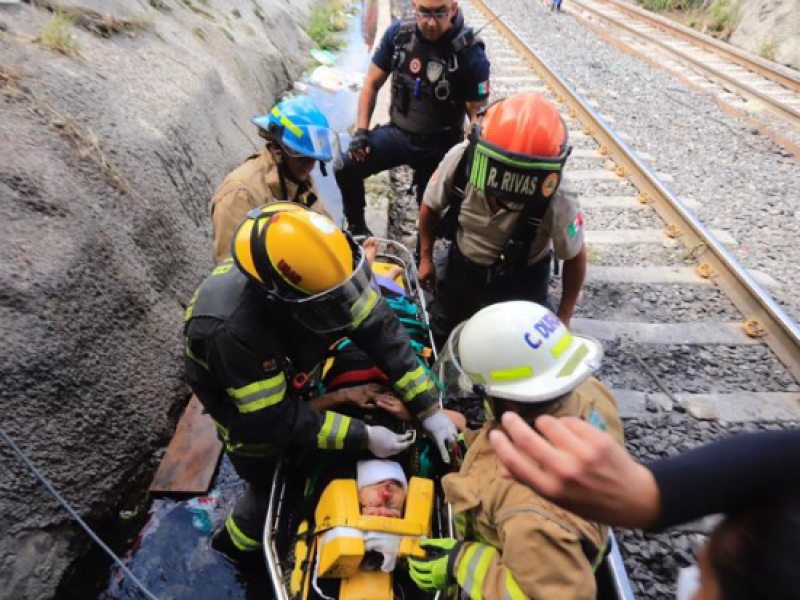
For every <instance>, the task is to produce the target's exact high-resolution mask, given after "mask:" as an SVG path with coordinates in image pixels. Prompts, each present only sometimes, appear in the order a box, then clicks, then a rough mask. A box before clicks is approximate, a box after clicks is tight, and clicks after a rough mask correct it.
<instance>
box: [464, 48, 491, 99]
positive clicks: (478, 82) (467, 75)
mask: <svg viewBox="0 0 800 600" xmlns="http://www.w3.org/2000/svg"><path fill="white" fill-rule="evenodd" d="M464 61H465V63H466V65H465V66H466V68H465V69H464V70H463V80H462V92H463V94H464V101H465V102H478V101H480V100H486V99H487V98H488V97H489V92H490V90H489V72H490V68H491V65H490V63H489V59H488V58H486V51H485V50H484V48H483V44H482V43H479V44H475V45H474V46H473V47H472V48H470V50H469V51H468V52H467V53H466V55H465V56H464Z"/></svg>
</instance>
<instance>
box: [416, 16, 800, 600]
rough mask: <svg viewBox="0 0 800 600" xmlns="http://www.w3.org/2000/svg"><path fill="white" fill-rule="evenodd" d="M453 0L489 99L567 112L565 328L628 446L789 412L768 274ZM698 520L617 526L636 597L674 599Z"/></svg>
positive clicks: (585, 107) (561, 83) (798, 408)
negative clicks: (477, 48)
mask: <svg viewBox="0 0 800 600" xmlns="http://www.w3.org/2000/svg"><path fill="white" fill-rule="evenodd" d="M490 1H491V2H492V3H493V2H495V1H498V0H490ZM572 1H574V0H572ZM461 6H462V8H463V10H464V12H465V17H466V19H467V21H468V22H469V23H470V24H472V25H473V26H476V27H478V26H480V25H482V24H483V23H487V22H489V21H492V20H494V22H493V23H491V24H490V25H489V26H487V27H486V29H484V30H483V32H482V37H483V39H484V41H485V42H486V46H487V52H488V54H489V57H490V59H491V61H492V95H493V98H500V97H503V96H506V95H509V94H511V93H514V92H519V91H536V92H539V93H542V94H543V95H545V96H546V97H547V98H548V99H550V100H551V101H552V102H554V103H555V104H556V105H557V106H558V107H559V109H560V110H561V112H562V115H563V116H564V118H565V120H566V122H567V124H568V128H569V132H570V140H571V143H572V145H573V148H574V149H573V153H572V156H571V157H570V159H569V161H568V163H567V167H566V172H567V177H569V178H571V180H572V181H573V182H574V183H575V184H576V185H577V186H578V188H579V190H580V191H581V201H582V206H583V211H584V216H585V227H586V241H587V245H588V248H589V255H590V265H589V270H588V278H587V282H586V285H585V287H584V292H583V294H582V297H581V300H580V302H579V309H578V314H577V316H576V318H575V319H574V320H573V323H572V326H573V327H574V328H575V329H576V330H578V331H581V332H583V333H586V334H589V335H593V336H594V337H597V338H599V339H601V340H602V341H603V342H604V345H605V346H606V360H605V364H604V367H603V369H602V371H601V373H600V377H601V379H603V380H604V381H605V382H606V383H607V384H608V385H609V386H610V387H612V388H613V389H614V391H615V395H616V396H617V398H618V400H619V403H620V410H621V413H622V416H623V418H624V419H625V423H626V435H627V437H628V441H629V447H630V449H631V451H632V452H634V454H636V455H637V456H640V457H641V458H652V457H655V456H664V455H671V454H674V453H677V452H680V451H682V450H684V449H686V448H688V447H691V446H693V445H696V444H698V443H702V442H705V441H709V440H710V439H714V438H718V437H722V436H725V435H729V434H730V433H732V432H736V431H742V430H752V429H763V428H775V427H788V426H795V425H796V424H797V423H798V422H800V386H798V380H800V329H798V326H797V325H796V324H795V323H794V322H793V321H792V319H791V318H789V317H788V316H787V315H786V313H785V312H784V311H783V310H782V309H781V307H780V306H779V305H778V304H777V303H776V302H775V301H774V300H773V298H772V293H773V292H775V291H777V290H780V289H781V285H780V284H779V283H778V281H776V280H775V279H773V278H772V277H770V276H769V275H768V274H766V273H763V272H759V271H748V270H746V269H745V268H743V267H742V266H741V265H740V264H739V263H738V262H737V260H736V259H735V258H734V256H733V253H732V251H731V249H732V248H735V247H736V245H737V240H736V239H735V238H734V237H733V236H732V235H731V234H730V233H728V232H727V231H724V230H709V229H707V228H706V227H705V226H704V225H703V224H702V223H701V222H700V220H699V219H698V218H697V217H696V216H695V215H694V213H693V209H695V208H696V207H697V203H696V202H695V201H693V200H691V199H688V198H686V199H683V200H681V199H680V198H678V197H677V196H676V195H675V194H674V193H672V192H671V191H670V190H669V188H668V187H667V185H666V183H669V182H670V181H671V178H670V177H669V176H668V175H666V174H659V173H656V172H654V171H653V170H652V169H651V168H650V167H648V163H649V162H653V157H651V156H647V155H646V154H643V153H639V154H637V153H636V152H634V151H633V150H632V148H631V147H630V146H629V144H628V143H627V142H626V137H625V136H624V135H623V134H620V133H617V132H615V131H614V129H613V126H614V123H615V121H614V119H613V118H612V117H610V116H606V115H604V114H603V107H602V106H600V105H598V104H596V103H595V104H594V106H592V105H590V104H589V103H588V102H586V101H584V100H583V99H582V97H581V95H580V94H578V93H577V92H576V91H575V90H573V89H572V88H571V87H570V85H569V84H568V82H566V81H565V80H564V79H563V78H561V77H560V76H559V75H558V74H556V73H554V72H552V70H551V69H550V68H549V67H548V65H547V64H546V63H545V62H544V61H543V60H542V59H541V58H540V57H539V56H537V53H536V52H535V51H534V50H533V49H532V48H531V47H530V45H529V44H528V43H527V42H526V41H525V39H524V34H520V33H519V32H518V31H517V30H516V28H515V25H514V24H509V23H506V22H504V19H503V18H502V17H503V15H500V16H499V18H498V15H497V14H496V13H495V12H493V10H492V8H491V6H490V5H487V4H484V3H483V2H482V1H479V0H471V1H470V2H466V1H464V2H463V3H462V4H461ZM522 10H523V11H524V10H526V9H525V8H523V9H522ZM537 10H540V9H537ZM543 14H544V13H543V11H542V13H541V14H533V15H531V18H532V19H537V18H540V17H542V16H543ZM544 18H546V17H544ZM643 110H647V107H643ZM665 182H666V183H665ZM406 229H408V227H406ZM553 291H554V292H556V293H557V291H558V290H557V289H556V288H555V287H554V288H553ZM704 531H705V525H704V524H699V525H692V526H687V527H686V528H683V529H679V530H677V531H674V532H671V533H668V534H662V535H656V536H654V535H645V534H641V533H633V532H621V534H620V536H621V542H620V546H621V549H622V553H623V555H624V558H625V562H626V565H627V567H628V571H629V573H630V575H631V578H632V580H633V584H634V585H633V588H634V591H635V592H636V594H637V596H638V597H647V598H655V599H659V598H671V597H673V596H672V594H674V589H673V588H672V581H673V580H674V575H675V569H676V568H677V567H680V566H685V565H686V564H687V563H688V562H689V561H690V560H691V559H692V556H691V550H692V547H694V546H696V544H697V543H699V541H700V539H702V533H703V532H704Z"/></svg>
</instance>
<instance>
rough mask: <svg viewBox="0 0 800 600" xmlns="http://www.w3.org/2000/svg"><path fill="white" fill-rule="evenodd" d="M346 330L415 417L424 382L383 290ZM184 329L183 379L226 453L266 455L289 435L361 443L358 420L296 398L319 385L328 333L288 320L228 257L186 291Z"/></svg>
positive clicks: (311, 441) (427, 400) (306, 441)
mask: <svg viewBox="0 0 800 600" xmlns="http://www.w3.org/2000/svg"><path fill="white" fill-rule="evenodd" d="M376 294H377V293H376ZM349 336H350V338H351V340H352V341H353V342H354V343H355V344H356V345H358V346H359V347H360V348H361V349H362V350H364V352H366V353H367V354H368V355H370V357H371V358H372V359H373V360H374V361H375V363H376V364H377V365H378V366H379V367H380V368H381V370H383V372H384V373H386V375H387V376H388V378H389V379H390V380H391V382H392V384H393V386H394V388H395V390H396V391H397V392H398V393H399V395H400V397H401V398H403V400H404V401H405V402H406V404H407V406H408V408H409V410H410V411H411V412H412V413H414V414H416V415H418V416H420V417H421V418H424V417H426V416H428V415H429V414H432V413H433V412H435V411H436V410H438V404H437V402H436V400H435V398H434V397H433V396H432V395H431V390H432V389H433V387H434V384H433V382H432V381H431V380H430V378H429V377H428V374H427V372H426V371H425V369H424V368H423V367H422V365H421V364H420V363H419V362H418V361H417V358H416V356H415V354H414V352H413V350H412V349H411V344H410V340H409V338H408V334H407V333H406V332H405V330H404V329H403V327H402V325H401V324H400V322H399V321H398V319H397V317H396V316H395V314H394V313H393V312H392V310H391V309H390V308H389V306H388V305H387V304H386V302H385V301H384V300H383V298H381V297H380V296H377V302H376V303H375V305H374V308H373V309H372V310H371V312H370V313H369V314H368V316H367V317H366V318H365V319H364V320H363V321H362V322H361V323H360V324H359V326H358V327H357V328H356V329H355V330H353V331H351V332H349ZM184 337H185V365H186V376H187V379H188V381H189V384H190V385H191V387H192V390H193V391H194V393H195V394H196V395H197V397H198V398H199V399H200V402H201V403H202V404H203V406H204V407H205V409H206V411H207V412H208V413H209V414H210V415H211V418H212V419H213V420H214V422H215V423H216V425H217V430H218V432H219V434H220V437H221V438H222V440H223V442H224V443H225V446H226V449H227V450H228V452H231V453H235V454H239V455H243V456H254V457H268V456H273V455H275V454H276V453H277V452H278V450H279V449H281V448H283V447H285V446H287V445H289V444H290V443H291V444H298V445H300V446H305V447H317V448H322V449H336V450H342V449H359V448H362V447H363V446H364V445H365V443H366V426H365V425H364V423H363V422H362V421H359V420H356V419H352V418H350V417H347V416H344V415H340V414H337V413H335V412H333V411H326V412H324V413H320V412H318V411H316V410H314V409H313V408H312V407H311V406H310V405H309V404H308V403H307V402H306V401H305V400H306V399H308V398H309V397H311V396H313V395H315V393H316V391H317V389H318V387H319V386H318V385H317V383H318V382H319V379H320V375H321V370H322V369H321V366H322V363H323V362H324V360H325V358H326V356H327V353H328V348H329V347H330V346H331V344H332V343H333V342H334V341H335V338H333V337H326V336H321V335H318V334H315V333H312V332H311V331H309V330H307V329H306V328H305V327H303V326H302V325H301V324H300V323H299V322H297V321H295V320H294V319H293V317H292V315H291V313H290V312H289V310H288V309H287V308H286V305H284V304H283V303H279V302H275V301H271V300H269V299H268V298H267V296H266V295H265V293H264V292H263V291H262V290H260V289H259V288H258V287H257V286H256V285H255V284H253V283H251V282H250V281H249V280H248V279H247V277H246V276H245V275H244V274H243V273H242V272H241V271H239V269H238V268H236V266H235V265H234V263H233V259H227V260H225V261H223V263H222V264H221V265H219V266H217V267H216V268H215V269H214V270H213V272H212V274H211V275H210V276H209V277H208V278H207V279H206V280H205V281H204V282H203V283H202V284H201V285H200V287H199V288H198V289H197V291H196V292H195V294H194V297H193V298H192V301H191V302H190V304H189V306H188V307H187V309H186V316H185V325H184Z"/></svg>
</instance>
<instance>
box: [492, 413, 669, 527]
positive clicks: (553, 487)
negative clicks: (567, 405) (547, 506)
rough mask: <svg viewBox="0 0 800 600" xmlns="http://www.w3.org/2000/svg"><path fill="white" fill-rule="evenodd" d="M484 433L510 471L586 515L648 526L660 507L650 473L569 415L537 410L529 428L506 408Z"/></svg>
mask: <svg viewBox="0 0 800 600" xmlns="http://www.w3.org/2000/svg"><path fill="white" fill-rule="evenodd" d="M502 422H503V427H502V429H497V430H494V431H492V432H491V433H490V434H489V439H490V442H491V444H492V447H493V448H494V449H495V452H497V456H498V457H499V458H500V461H501V462H502V463H503V465H504V466H505V468H506V469H507V470H508V473H509V474H510V476H511V477H513V478H514V479H516V480H517V481H519V482H520V483H523V484H525V485H527V486H528V487H530V488H532V489H533V490H534V491H535V492H537V493H539V494H541V495H542V496H544V497H545V498H548V499H549V500H552V501H553V502H556V503H557V504H559V505H561V506H563V507H564V508H566V509H568V510H571V511H572V512H575V513H577V514H579V515H581V516H583V517H585V518H588V519H591V520H595V521H600V522H602V523H608V524H610V525H621V526H623V527H650V526H652V525H654V524H655V523H656V522H657V520H658V517H659V514H660V512H661V496H660V492H659V487H658V485H657V483H656V479H655V477H654V476H653V473H651V472H650V470H649V469H648V468H647V467H645V466H644V465H641V464H639V463H637V462H636V461H635V460H634V459H633V458H632V457H631V456H630V454H628V452H627V451H626V450H625V448H623V447H622V446H621V445H620V444H619V443H617V441H616V440H614V438H612V437H611V436H610V435H608V434H607V433H604V432H602V431H600V430H599V429H597V428H596V427H594V426H592V425H590V424H589V423H586V422H585V421H582V420H581V419H577V418H574V417H566V418H562V419H556V418H554V417H551V416H542V417H539V418H538V419H536V429H532V428H531V427H530V426H529V425H528V424H527V423H525V421H523V420H522V418H520V417H519V415H516V414H514V413H512V412H507V413H505V414H504V415H503V418H502Z"/></svg>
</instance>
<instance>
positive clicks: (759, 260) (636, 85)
mask: <svg viewBox="0 0 800 600" xmlns="http://www.w3.org/2000/svg"><path fill="white" fill-rule="evenodd" d="M489 5H490V6H491V7H492V8H493V9H494V10H495V11H499V12H500V13H501V15H502V17H503V20H504V21H505V22H506V23H511V24H512V27H513V28H514V30H515V31H516V32H517V33H518V34H520V35H521V36H522V38H523V39H524V40H525V41H526V42H527V43H528V44H530V46H531V47H532V48H533V49H534V50H535V51H536V52H538V53H539V54H540V56H542V57H543V58H544V60H545V61H547V63H548V64H549V65H550V66H551V67H553V68H554V69H555V70H556V71H557V72H558V73H559V74H560V75H561V76H562V77H563V78H564V79H566V81H567V82H568V83H569V84H570V85H571V86H572V87H573V89H578V90H579V91H580V93H581V94H582V95H583V96H584V98H585V99H587V100H594V101H595V102H597V103H598V105H599V109H598V110H599V111H600V112H601V113H602V114H604V115H609V116H611V117H613V119H614V121H615V123H614V125H613V127H614V129H615V130H616V131H617V132H621V133H623V134H626V136H627V137H629V138H630V140H631V142H630V143H631V145H632V147H633V148H634V149H636V150H638V151H641V152H646V153H647V154H649V155H651V156H652V157H654V162H653V163H652V165H651V166H652V167H653V168H654V169H655V170H657V171H659V172H663V173H667V174H670V175H672V176H673V177H674V178H675V181H674V182H672V183H670V184H669V186H670V187H671V188H672V189H673V190H674V191H675V192H676V193H677V195H678V196H679V197H692V198H694V199H696V200H697V201H698V202H699V203H700V206H699V208H697V209H696V213H697V215H698V217H700V219H701V220H702V221H703V222H704V224H705V225H706V226H707V227H709V228H714V229H723V230H726V231H728V232H730V233H731V234H732V235H733V237H734V238H736V240H737V241H738V242H739V244H740V245H739V247H738V248H736V249H735V250H734V253H735V255H736V256H737V258H738V259H739V260H740V262H742V263H743V264H744V265H745V266H747V267H749V268H753V269H760V270H763V271H765V272H767V273H769V274H770V275H772V276H773V277H774V278H775V279H777V280H778V281H780V282H781V283H783V284H784V285H785V286H786V287H787V288H788V289H787V290H785V291H784V292H783V293H782V294H780V295H781V296H782V297H783V298H785V299H786V300H787V301H788V303H789V304H788V306H787V310H788V312H789V313H790V314H791V315H793V316H794V318H795V319H797V318H798V317H800V300H797V298H799V297H800V294H798V292H800V280H798V278H797V277H796V273H797V267H796V265H797V264H798V263H800V250H799V249H798V247H797V244H796V239H797V236H798V234H800V164H798V163H797V161H796V160H795V159H794V158H793V157H791V156H786V154H787V153H786V151H785V150H784V149H783V148H781V147H780V146H778V145H776V144H775V143H773V142H772V141H771V140H769V139H767V138H764V137H761V136H760V135H759V134H758V130H757V129H755V128H754V127H753V126H752V125H750V124H748V123H746V122H745V121H743V120H739V119H736V118H733V117H731V116H729V115H728V114H726V113H725V112H723V111H722V110H721V109H720V108H719V107H718V106H717V104H716V103H715V101H714V100H713V99H712V98H711V97H710V96H708V95H706V94H702V93H700V92H697V91H695V90H692V89H689V88H687V87H686V86H684V85H683V84H682V83H681V81H680V80H678V79H677V78H675V77H674V76H672V75H670V74H669V73H666V72H664V71H660V70H657V69H654V68H653V67H651V66H650V65H648V64H647V63H645V62H643V61H641V60H640V59H638V58H636V57H634V56H631V55H629V54H626V53H624V52H622V51H620V50H618V49H617V48H614V47H613V46H611V45H610V44H608V43H606V42H605V41H603V40H602V39H600V38H598V37H597V36H596V35H595V34H594V33H593V32H592V31H590V30H587V29H586V28H585V27H584V26H583V25H581V24H579V23H577V22H576V21H574V20H573V19H571V18H570V17H569V16H567V15H564V14H551V13H550V12H549V11H547V10H545V9H544V8H543V7H542V6H541V5H540V4H538V3H535V2H527V1H522V0H491V1H490V2H489ZM473 20H475V21H476V23H477V22H478V21H479V18H474V19H473ZM490 56H491V47H490ZM493 66H494V67H495V69H494V72H493V74H496V73H498V72H499V70H500V69H501V68H502V65H501V64H499V63H495V65H493ZM494 89H495V91H496V92H498V93H497V96H498V97H499V96H500V95H501V93H502V92H505V90H506V86H503V88H502V90H501V88H500V87H499V86H494ZM581 145H583V144H581ZM567 168H568V169H569V168H570V167H569V166H568V167H567Z"/></svg>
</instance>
